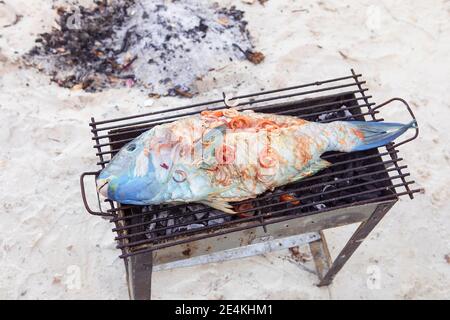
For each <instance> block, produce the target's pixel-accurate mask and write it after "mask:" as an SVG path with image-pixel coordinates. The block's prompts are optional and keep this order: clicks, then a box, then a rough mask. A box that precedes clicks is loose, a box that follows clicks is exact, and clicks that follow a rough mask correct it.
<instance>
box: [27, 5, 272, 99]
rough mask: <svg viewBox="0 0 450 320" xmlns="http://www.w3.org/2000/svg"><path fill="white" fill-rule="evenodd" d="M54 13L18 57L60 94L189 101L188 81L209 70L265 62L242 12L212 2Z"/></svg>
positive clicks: (94, 7) (78, 8)
mask: <svg viewBox="0 0 450 320" xmlns="http://www.w3.org/2000/svg"><path fill="white" fill-rule="evenodd" d="M57 13H58V16H59V18H58V20H57V24H58V26H57V27H55V28H53V30H52V31H51V32H49V33H44V34H41V35H40V36H39V37H38V38H37V40H36V42H37V44H36V46H35V47H34V48H33V49H32V50H31V51H30V52H29V53H28V54H27V55H26V56H25V57H24V58H25V60H26V62H27V63H29V64H31V65H33V66H35V67H37V68H38V69H39V70H41V71H43V72H45V73H47V74H49V75H50V76H51V79H52V80H53V81H55V82H56V83H57V84H58V85H60V86H62V87H65V88H71V89H74V90H81V89H82V90H85V91H88V92H95V91H101V90H103V89H106V88H117V87H124V86H128V87H131V86H137V87H140V88H142V89H144V90H146V91H147V92H148V93H149V94H151V95H155V96H158V95H171V96H174V95H180V96H184V97H192V95H193V94H195V89H194V85H193V84H194V82H195V81H196V80H198V79H201V78H202V76H204V75H205V74H207V73H208V72H209V71H211V70H214V69H216V68H220V67H222V66H224V65H226V64H227V63H229V62H230V61H233V60H235V59H237V60H249V61H251V62H253V63H255V64H257V63H260V62H261V61H262V60H263V59H264V55H263V54H262V53H260V52H258V51H255V50H254V48H253V45H252V42H251V37H250V34H249V31H248V29H247V22H246V21H245V20H244V12H243V11H240V10H238V9H236V8H235V7H230V8H223V7H220V6H219V5H218V4H215V3H212V2H210V1H202V0H201V1H198V0H183V1H179V0H172V1H167V0H166V1H164V0H114V1H111V0H110V1H108V0H103V1H95V2H94V4H93V5H92V6H91V7H90V8H86V7H83V6H76V7H72V8H70V9H68V8H62V7H59V8H57Z"/></svg>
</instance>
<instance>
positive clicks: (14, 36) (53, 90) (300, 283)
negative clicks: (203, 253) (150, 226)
mask: <svg viewBox="0 0 450 320" xmlns="http://www.w3.org/2000/svg"><path fill="white" fill-rule="evenodd" d="M5 2H6V4H7V5H2V4H0V26H3V25H5V24H8V23H9V22H10V20H11V19H12V18H13V17H14V14H11V11H14V10H15V11H16V12H20V14H22V15H23V16H24V17H23V19H22V20H21V21H20V22H19V23H18V24H17V25H15V26H12V27H10V28H2V27H0V35H1V37H0V121H1V123H2V125H1V130H0V145H1V150H2V151H1V153H0V181H1V183H0V195H1V196H0V205H1V209H2V212H1V214H0V217H1V223H0V298H3V299H49V298H56V299H95V298H101V299H127V298H128V294H127V290H126V284H125V276H124V275H125V272H124V268H123V262H122V261H121V260H120V259H119V258H118V255H119V250H116V249H115V243H114V242H113V237H114V236H113V234H112V232H111V228H112V225H111V224H109V223H108V222H107V221H105V220H103V219H100V218H96V217H92V216H89V215H88V214H87V213H86V212H85V210H84V208H83V205H82V203H81V197H80V191H79V186H78V178H79V174H80V173H81V172H82V171H86V170H96V167H95V165H94V164H95V162H96V159H95V157H94V152H93V149H92V146H91V142H90V141H91V140H90V138H91V137H90V132H89V127H88V125H87V124H88V122H89V119H90V117H91V116H95V117H96V118H99V119H101V118H104V117H114V116H119V115H129V114H136V113H139V112H144V111H148V110H150V109H151V108H157V107H163V106H178V105H181V104H186V103H187V101H186V100H181V99H176V98H167V99H166V98H165V99H160V100H157V101H155V102H154V104H153V107H151V108H150V107H148V106H147V107H146V105H148V104H149V102H148V98H147V97H146V96H145V94H143V93H141V92H140V91H139V90H137V89H122V90H113V91H108V92H104V93H97V94H86V93H82V92H72V91H69V90H66V89H62V88H59V87H57V86H56V85H54V84H50V83H49V78H48V77H47V76H45V75H42V74H39V73H37V72H36V71H35V70H33V69H27V68H21V67H20V65H19V64H18V63H17V62H16V59H17V57H18V56H19V55H20V54H22V53H24V52H26V51H27V50H29V49H30V48H31V47H32V45H33V40H34V38H35V37H36V35H37V34H38V33H39V32H43V31H46V30H48V29H49V28H50V26H51V25H52V23H53V22H52V21H53V18H54V17H55V14H54V13H53V11H52V10H51V1H47V0H32V1H30V0H14V1H13V0H5ZM58 2H60V3H61V2H62V1H61V0H60V1H58ZM84 2H89V1H84ZM220 2H221V4H224V5H228V4H231V3H234V4H236V5H237V6H238V7H242V8H245V10H246V12H247V14H246V18H247V19H248V21H249V22H250V24H249V27H250V29H251V31H252V34H253V35H254V37H255V42H256V45H257V48H258V49H259V50H261V51H263V52H264V53H265V54H266V56H267V58H266V61H265V62H264V63H263V64H261V65H259V66H253V65H251V64H250V63H236V64H230V65H228V66H227V67H226V68H225V69H223V70H221V71H219V72H215V73H214V74H211V75H210V76H209V77H208V78H207V79H206V80H205V82H203V87H202V88H203V89H204V90H205V92H203V94H201V95H200V96H198V97H196V98H195V100H196V101H201V100H205V99H209V98H217V97H218V96H219V92H221V91H222V87H225V89H226V90H231V88H233V86H234V85H236V84H237V83H240V82H242V85H241V87H240V88H242V89H240V90H241V91H240V92H242V93H245V92H252V91H255V90H259V88H280V87H283V86H287V85H292V84H297V83H304V82H307V81H310V80H317V79H326V78H331V77H333V76H342V75H346V74H348V73H349V69H350V68H351V67H353V68H355V69H356V71H357V72H361V73H363V75H365V78H366V80H367V81H368V87H369V88H370V90H371V94H372V95H373V96H374V101H376V102H378V103H381V102H383V101H384V100H387V99H388V98H391V97H394V96H400V97H404V98H406V99H407V100H408V101H409V102H410V104H411V106H412V108H413V109H414V112H415V113H416V115H417V118H418V121H419V124H420V129H421V134H420V138H419V139H418V140H416V141H415V142H414V143H411V144H408V145H405V146H404V147H402V148H401V155H402V156H403V157H404V158H405V159H406V161H407V163H408V164H409V167H410V170H411V173H412V176H413V178H415V180H416V181H417V183H418V185H419V186H422V187H424V188H425V190H426V192H425V194H423V195H418V196H417V198H416V199H415V200H414V201H410V200H409V199H406V198H404V199H402V200H401V201H400V202H399V203H398V204H397V205H396V206H395V207H394V209H393V210H392V211H391V212H390V213H389V214H388V215H387V217H386V218H385V219H384V220H383V221H382V222H381V224H380V225H379V226H378V227H377V228H376V230H374V232H373V233H372V234H371V235H370V237H369V238H368V240H367V241H366V242H365V243H363V245H362V246H361V247H360V249H359V250H358V251H357V253H356V254H355V255H354V256H353V257H352V259H351V260H350V261H349V262H348V264H347V265H346V266H345V268H344V269H343V270H342V271H341V273H340V274H339V275H338V276H337V278H336V280H335V282H334V284H333V285H332V286H330V287H329V288H322V289H319V288H317V287H315V286H313V285H312V283H314V281H316V278H315V275H313V274H311V273H309V272H306V271H304V270H303V269H302V268H300V267H299V266H298V265H296V264H294V263H291V262H289V259H288V258H289V254H288V253H287V252H279V253H273V254H269V255H266V256H260V257H254V258H248V259H245V260H241V261H231V262H226V263H217V264H212V265H208V266H197V267H192V268H188V269H177V270H171V271H162V272H158V273H155V274H154V277H153V279H154V288H153V297H154V298H156V299H160V298H169V299H171V298H201V299H204V298H208V299H214V298H242V299H245V298H257V299H258V298H280V299H286V298H289V299H290V298H293V299H297V298H321V299H329V298H333V299H343V298H364V299H368V298H377V299H382V298H395V299H404V298H447V299H448V298H450V289H449V286H448V279H450V264H449V263H448V262H446V260H445V255H446V254H450V243H449V240H450V218H449V213H450V204H449V196H450V194H449V187H448V184H449V182H450V181H449V180H450V178H449V177H450V167H449V157H450V152H449V147H448V145H449V143H450V141H449V133H448V126H449V123H450V112H449V108H450V90H449V89H448V81H449V74H450V41H449V40H450V19H449V15H450V2H448V1H445V0H434V1H414V2H394V1H384V2H379V1H376V2H375V1H373V2H371V1H327V2H326V3H325V2H322V3H320V2H319V3H318V4H316V3H315V2H314V1H293V0H291V1H289V0H269V2H268V3H267V4H266V6H265V7H263V6H261V5H259V4H257V3H255V4H253V5H246V4H243V3H242V2H241V1H240V0H236V1H220ZM372 3H373V4H374V5H373V6H370V5H371V4H372ZM293 10H297V11H296V12H292V11H293ZM299 10H300V11H299ZM366 21H368V22H366ZM319 46H320V47H319ZM338 51H341V52H342V53H343V54H344V55H346V56H347V57H348V58H347V59H344V58H343V57H342V56H341V55H340V54H339V53H338ZM16 52H17V53H16ZM233 71H235V72H236V74H233ZM213 77H215V78H216V79H217V82H215V83H214V82H213V81H212V78H213ZM208 79H209V80H208ZM208 81H210V82H208ZM205 83H206V85H205ZM206 89H208V90H209V91H208V92H206ZM213 89H217V90H213ZM403 115H404V111H403V110H402V109H401V108H400V107H399V108H396V107H393V108H392V109H389V110H386V114H385V118H386V119H389V120H401V119H404V118H405V117H404V116H403ZM350 229H352V227H346V228H343V229H342V230H333V231H331V232H328V233H327V234H328V235H329V242H330V245H331V248H332V251H333V253H336V251H337V250H338V249H339V248H340V247H341V245H342V244H343V243H344V242H345V240H346V239H347V237H348V236H349V232H350V231H351V230H350ZM373 272H375V273H376V274H378V278H379V281H378V282H376V283H375V284H374V285H370V283H369V286H368V285H367V281H368V278H369V277H370V273H373ZM78 276H79V277H78ZM78 280H79V281H78Z"/></svg>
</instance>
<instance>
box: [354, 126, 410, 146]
mask: <svg viewBox="0 0 450 320" xmlns="http://www.w3.org/2000/svg"><path fill="white" fill-rule="evenodd" d="M348 124H350V125H352V126H354V128H355V129H357V130H358V131H359V132H360V133H361V134H362V139H360V140H359V141H358V143H357V144H356V145H355V147H354V148H353V149H352V151H363V150H368V149H373V148H378V147H381V146H384V145H387V144H388V143H389V142H392V141H393V140H395V139H396V138H398V137H399V136H401V135H402V134H403V133H405V132H406V131H407V130H408V129H411V128H417V122H416V120H413V121H411V122H410V123H408V124H402V123H394V122H365V121H349V122H348Z"/></svg>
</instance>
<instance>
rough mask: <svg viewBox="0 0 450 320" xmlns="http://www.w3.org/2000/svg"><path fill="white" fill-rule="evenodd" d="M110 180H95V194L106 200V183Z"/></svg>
mask: <svg viewBox="0 0 450 320" xmlns="http://www.w3.org/2000/svg"><path fill="white" fill-rule="evenodd" d="M110 181H111V179H98V180H97V192H98V193H100V194H101V195H102V196H104V197H105V198H108V183H109V182H110Z"/></svg>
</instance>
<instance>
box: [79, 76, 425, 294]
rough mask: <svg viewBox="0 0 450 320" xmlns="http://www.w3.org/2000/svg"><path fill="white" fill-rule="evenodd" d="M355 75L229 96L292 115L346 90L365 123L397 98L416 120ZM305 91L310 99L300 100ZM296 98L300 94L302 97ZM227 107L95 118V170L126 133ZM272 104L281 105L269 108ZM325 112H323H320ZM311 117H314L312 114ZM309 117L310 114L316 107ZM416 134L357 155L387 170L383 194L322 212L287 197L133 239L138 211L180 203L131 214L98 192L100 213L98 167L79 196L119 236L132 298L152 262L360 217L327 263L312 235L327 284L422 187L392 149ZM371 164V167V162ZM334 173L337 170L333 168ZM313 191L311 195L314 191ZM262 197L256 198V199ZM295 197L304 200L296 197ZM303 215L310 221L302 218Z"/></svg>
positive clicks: (144, 287) (217, 103) (145, 289)
mask: <svg viewBox="0 0 450 320" xmlns="http://www.w3.org/2000/svg"><path fill="white" fill-rule="evenodd" d="M360 78H361V74H356V73H355V72H354V71H353V70H351V75H349V76H346V77H340V78H335V79H330V80H325V81H318V82H313V83H308V84H305V85H299V86H292V87H288V88H284V89H279V90H270V91H262V92H259V93H256V94H247V95H242V96H238V97H235V98H233V99H239V101H240V103H239V104H238V106H237V107H236V108H237V109H239V110H245V109H253V110H255V111H264V110H271V112H273V113H281V114H290V113H296V112H297V114H296V115H298V112H299V111H300V112H301V111H305V110H308V109H317V108H318V107H320V108H328V107H330V109H326V112H332V111H338V110H336V109H333V105H336V102H334V103H333V102H330V103H322V104H317V101H322V100H324V99H325V100H326V99H328V100H330V99H331V100H332V99H333V97H340V98H342V97H344V96H349V98H348V99H347V100H345V99H344V100H342V99H341V100H339V102H341V103H342V102H345V103H346V105H347V104H349V106H347V107H346V109H347V110H356V109H357V110H360V111H361V112H360V113H357V116H358V117H359V118H358V120H367V119H366V118H369V121H382V120H384V119H382V118H378V117H377V116H378V115H379V113H380V109H381V108H383V107H384V106H386V105H388V104H390V103H392V102H394V101H397V102H401V103H402V104H403V105H404V106H405V107H406V110H407V111H408V112H409V114H410V116H411V117H412V118H414V119H415V116H414V114H413V112H412V110H411V108H410V107H409V106H408V104H407V103H406V101H404V100H403V99H400V98H394V99H391V100H389V101H386V102H385V103H383V104H380V105H378V106H377V105H376V104H375V103H373V102H370V101H369V99H370V98H371V96H369V95H367V94H366V92H367V90H368V89H366V88H363V87H362V86H363V85H364V84H365V81H363V80H360ZM349 81H351V82H349ZM348 89H354V90H348ZM324 93H325V94H326V95H325V96H324V95H323V94H324ZM305 97H306V98H307V99H304V98H305ZM299 98H303V99H301V100H299ZM233 99H231V100H233ZM299 103H301V104H303V105H305V104H306V107H305V106H302V107H300V108H297V109H296V108H291V107H292V106H293V105H298V104H299ZM308 105H309V106H308ZM224 107H226V106H225V104H224V100H223V99H221V100H214V101H210V102H205V103H197V104H193V105H189V106H184V107H178V108H173V109H168V110H167V111H156V112H150V113H146V114H141V115H136V116H129V117H122V118H117V119H112V120H105V121H95V119H94V118H92V119H91V123H90V126H91V132H92V134H93V138H92V139H93V141H94V143H95V144H94V148H95V149H96V150H97V153H96V156H98V159H99V161H98V163H97V165H98V166H100V168H104V167H105V165H106V164H107V163H108V160H109V158H110V157H111V156H112V155H114V153H115V152H117V151H118V150H119V149H120V147H121V146H122V145H123V144H125V143H126V142H128V141H130V139H132V138H134V137H136V136H137V135H139V134H140V133H141V132H143V131H145V130H148V129H149V128H150V127H151V126H154V125H156V124H160V123H165V122H170V121H174V120H177V119H179V118H181V117H184V116H189V115H192V114H196V113H198V112H201V111H203V110H216V109H222V108H224ZM273 110H282V111H281V112H274V111H273ZM319 113H320V112H319ZM322 113H325V112H324V111H322ZM308 115H309V116H311V113H310V114H308ZM313 115H315V114H314V113H313ZM335 120H345V118H344V119H338V118H334V119H325V120H323V122H326V121H335ZM418 133H419V131H418V129H416V132H415V134H414V135H413V136H411V137H410V138H408V139H406V140H404V141H402V142H400V143H397V144H393V143H391V144H390V145H388V146H387V147H386V151H383V152H379V151H378V150H374V151H372V152H371V154H368V155H363V157H359V158H358V159H359V160H361V159H365V160H368V159H369V160H370V159H373V161H374V164H373V168H374V171H373V172H371V173H370V174H375V173H377V172H378V173H380V174H385V176H384V177H383V178H382V179H379V180H380V181H378V182H380V183H384V184H385V185H384V186H382V187H380V190H386V191H387V190H389V192H388V193H387V194H386V195H384V196H383V197H378V198H376V199H375V200H373V199H372V200H368V201H356V202H353V203H351V204H350V205H342V206H334V207H329V208H326V209H323V210H317V211H314V212H312V213H311V212H309V213H307V214H304V213H303V214H302V212H301V209H302V208H303V206H311V204H306V205H303V204H301V205H299V206H296V207H295V208H293V207H292V206H290V207H289V206H287V205H288V203H284V204H285V205H286V206H287V208H285V209H280V210H278V212H277V211H276V210H275V211H270V210H269V211H270V214H269V215H263V214H260V215H255V216H253V217H247V218H241V219H236V220H234V221H230V222H229V223H223V224H221V225H218V226H213V227H209V228H208V227H206V228H201V230H194V231H191V232H185V233H184V234H183V233H177V234H175V235H172V236H170V237H160V238H157V239H156V240H155V239H153V240H152V239H148V240H140V241H133V240H130V239H132V238H133V237H134V238H135V237H138V236H142V235H144V234H145V231H140V232H134V231H133V228H135V227H136V228H138V227H143V226H145V225H148V224H149V223H150V222H148V221H146V222H142V223H133V220H136V219H138V218H142V217H143V216H148V215H153V214H155V213H157V212H159V211H163V210H168V208H169V209H170V208H171V207H179V206H180V205H174V206H168V208H167V207H166V206H164V207H162V208H159V209H155V210H152V211H150V212H145V213H143V212H140V213H136V214H135V213H133V210H134V209H135V208H136V206H126V205H124V206H121V205H119V204H115V203H113V202H112V201H109V200H107V202H109V206H110V208H109V209H108V210H106V211H103V210H102V206H101V202H100V198H99V196H98V194H97V197H98V201H99V202H98V204H99V208H100V211H94V210H92V209H90V207H89V205H88V202H87V198H86V195H85V188H84V178H85V177H86V176H90V175H92V176H96V175H97V174H98V172H99V171H97V172H88V173H84V174H82V176H81V181H80V182H81V189H82V195H83V201H84V204H85V207H86V209H87V210H88V212H89V213H91V214H93V215H99V216H105V217H108V218H109V219H110V220H111V222H113V223H115V226H116V227H115V228H114V229H113V231H115V232H117V234H118V236H117V237H116V240H117V241H118V248H120V249H121V250H122V255H121V257H122V258H124V259H125V264H126V266H127V274H128V283H129V288H130V296H131V297H133V298H150V296H149V295H150V289H149V287H150V281H151V276H150V278H149V277H148V273H150V275H151V268H152V266H153V265H156V264H162V263H167V262H172V261H177V260H181V259H186V258H189V257H193V256H199V255H202V254H208V253H212V252H217V251H220V250H225V249H229V248H233V247H236V246H243V245H248V244H251V243H254V242H255V241H264V240H261V239H263V238H264V237H267V235H269V236H270V237H272V238H282V237H286V236H288V235H295V234H300V233H305V232H311V231H320V232H321V230H323V229H326V228H330V227H335V226H339V225H344V224H349V223H355V222H362V223H361V226H360V227H359V228H358V230H357V231H356V232H355V234H354V236H353V237H352V239H350V240H349V242H348V243H347V245H346V246H345V247H344V249H343V251H342V252H341V254H340V255H339V256H338V257H337V258H336V260H335V261H334V263H332V262H331V258H330V256H329V253H328V250H327V248H326V242H325V239H324V237H323V234H321V236H322V239H321V240H320V241H315V242H313V243H311V244H310V248H311V252H312V253H313V256H314V258H315V262H316V267H317V270H318V274H319V278H320V280H321V281H320V283H319V284H320V285H328V284H329V283H331V281H332V279H333V277H334V276H335V274H336V273H337V271H339V269H340V268H341V267H342V266H343V264H344V263H345V261H347V259H348V258H349V257H350V255H351V254H352V253H353V252H354V251H355V250H356V248H357V247H358V246H359V244H360V242H361V241H362V240H363V239H364V238H365V237H366V236H367V234H368V233H369V232H370V230H372V229H373V227H375V225H376V224H377V223H378V222H379V221H380V220H381V218H382V217H383V216H384V215H385V214H386V212H387V211H388V210H389V209H390V208H391V207H392V206H393V204H394V203H395V202H396V201H397V200H398V197H400V196H404V195H408V196H409V197H410V198H411V199H412V198H413V195H414V193H416V192H419V191H420V190H419V189H411V188H410V186H411V185H412V184H413V183H414V181H407V177H408V176H409V173H406V172H405V170H406V168H407V166H406V165H402V164H399V162H400V161H402V160H403V159H402V158H400V157H399V156H398V149H397V147H398V146H400V145H402V144H404V143H406V142H409V141H411V140H413V139H415V138H416V137H417V136H418ZM369 153H370V152H369ZM339 156H340V154H338V153H334V154H331V155H326V156H325V157H323V158H327V157H330V158H333V157H339ZM384 158H387V159H388V160H385V159H384ZM375 160H379V161H375ZM349 161H350V162H351V161H355V160H347V162H349ZM345 162H346V161H343V162H342V161H341V162H337V163H338V165H342V164H343V163H345ZM380 166H381V167H380ZM387 166H391V168H387ZM368 167H370V165H369V166H368ZM377 170H378V171H377ZM334 174H336V172H334ZM331 176H333V173H331V175H330V177H331ZM360 176H361V175H360ZM362 176H364V174H362ZM356 177H358V176H356ZM319 178H323V175H321V174H320V173H319V174H318V175H315V176H312V177H310V178H307V179H308V180H314V179H319ZM307 179H305V180H307ZM351 179H353V178H351ZM395 179H399V180H400V181H399V182H397V183H396V182H394V180H395ZM303 181H304V180H302V182H303ZM357 187H360V185H353V186H352V185H351V186H349V187H348V189H349V190H351V189H353V188H357ZM373 191H374V190H373ZM375 191H376V190H375ZM289 192H291V190H289V191H286V192H285V193H289ZM334 192H336V191H334ZM360 193H361V192H360ZM362 193H364V192H362ZM356 194H358V193H356ZM279 195H280V194H277V196H279ZM312 197H314V195H313V196H312ZM334 199H336V198H334ZM334 199H333V200H334ZM263 200H264V195H263V196H260V197H258V198H257V199H256V201H263ZM300 200H301V201H302V199H301V198H300ZM251 201H255V200H253V199H252V200H246V201H243V202H242V203H245V202H251ZM322 202H323V201H322ZM258 203H259V202H258ZM282 204H283V202H280V203H279V204H277V205H274V204H271V205H267V206H266V207H268V209H270V208H272V207H276V206H279V205H282ZM258 209H264V207H263V206H259V207H258ZM206 210H207V209H206ZM254 210H255V209H254V208H253V209H251V210H249V211H254ZM274 212H275V214H274ZM190 214H192V213H190ZM215 218H217V217H215ZM306 221H307V222H308V223H307V224H305V222H306ZM152 222H154V220H152ZM172 228H173V227H172ZM227 239H228V240H227ZM218 242H220V243H223V245H217V243H218ZM214 244H215V245H214ZM144 274H147V276H143V275H144Z"/></svg>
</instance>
